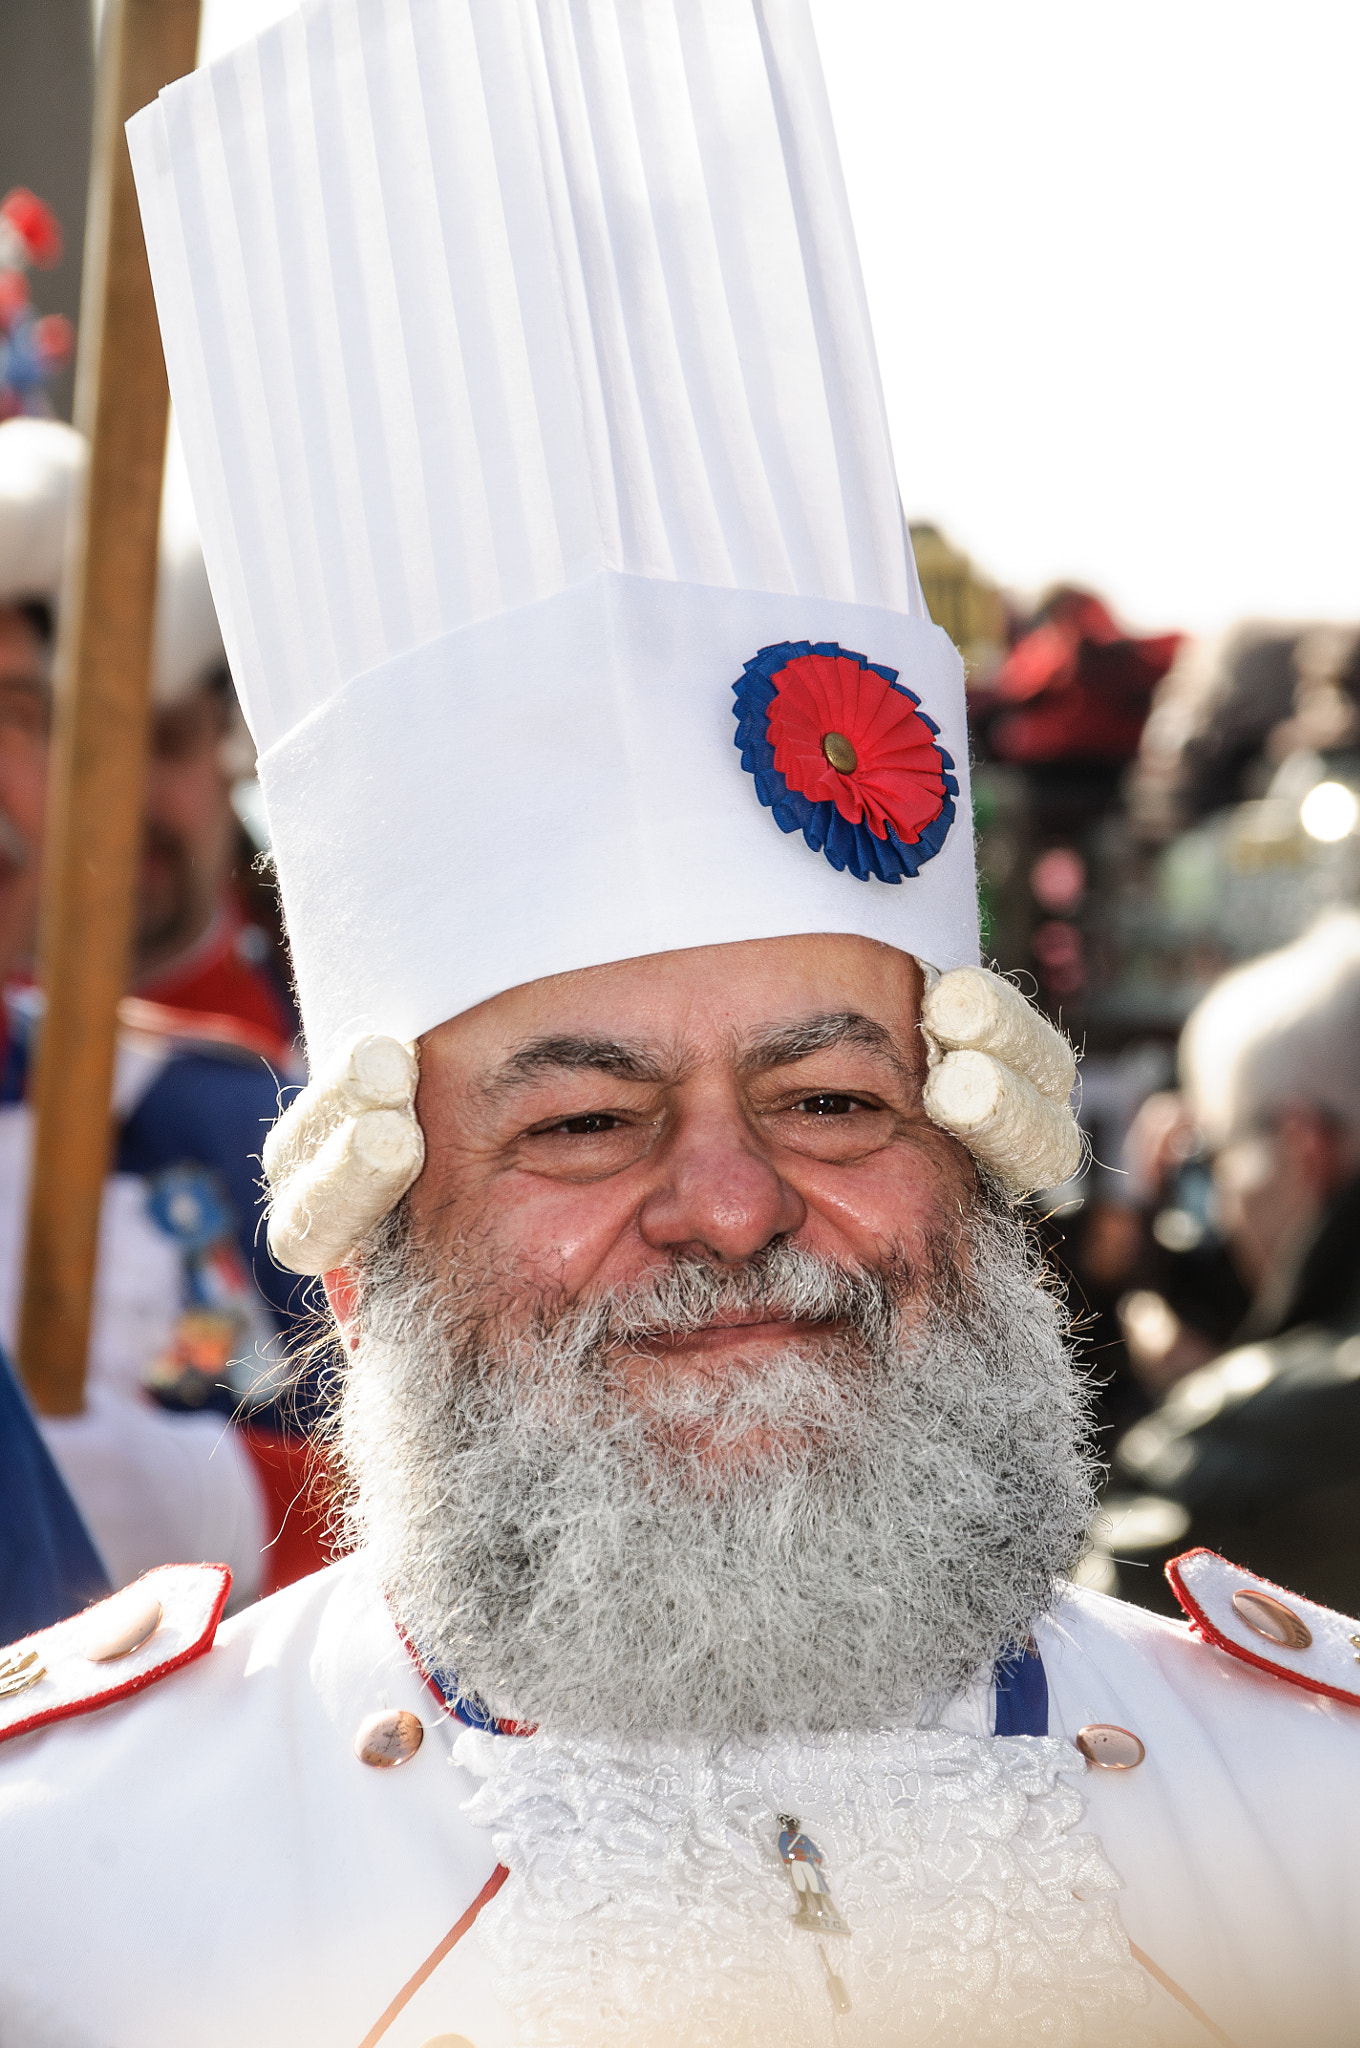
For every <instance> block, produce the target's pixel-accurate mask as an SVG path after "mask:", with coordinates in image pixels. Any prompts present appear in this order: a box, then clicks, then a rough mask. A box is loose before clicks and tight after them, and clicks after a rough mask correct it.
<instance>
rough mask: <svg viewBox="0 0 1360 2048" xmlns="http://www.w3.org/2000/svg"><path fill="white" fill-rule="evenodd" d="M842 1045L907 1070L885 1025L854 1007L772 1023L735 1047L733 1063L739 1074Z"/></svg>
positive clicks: (902, 1072)
mask: <svg viewBox="0 0 1360 2048" xmlns="http://www.w3.org/2000/svg"><path fill="white" fill-rule="evenodd" d="M842 1045H849V1046H855V1047H857V1048H858V1049H859V1050H860V1051H862V1052H872V1053H877V1054H878V1055H879V1056H880V1057H881V1058H885V1059H887V1060H889V1061H890V1062H891V1064H892V1065H893V1066H894V1067H895V1068H896V1069H897V1071H898V1072H899V1073H900V1074H905V1073H906V1072H907V1063H906V1061H905V1060H904V1059H903V1057H902V1053H901V1051H900V1049H899V1047H898V1045H897V1042H896V1040H895V1039H894V1037H893V1035H892V1033H891V1031H889V1029H888V1027H887V1026H886V1024H879V1023H877V1022H876V1021H875V1019H874V1018H872V1017H866V1016H864V1015H863V1014H862V1013H861V1012H860V1011H858V1010H827V1011H824V1012H822V1013H821V1014H820V1015H817V1014H814V1015H812V1016H810V1017H794V1018H790V1019H789V1021H788V1022H787V1023H784V1024H773V1025H771V1026H770V1027H769V1028H768V1029H767V1030H764V1031H762V1032H760V1033H758V1034H757V1036H755V1037H754V1038H751V1039H748V1040H747V1041H746V1043H745V1045H743V1046H741V1047H740V1048H739V1049H738V1054H737V1062H738V1066H739V1068H740V1070H741V1072H742V1073H743V1074H757V1073H763V1072H767V1071H768V1070H769V1069H770V1068H771V1067H787V1066H792V1065H794V1064H795V1063H796V1062H797V1061H798V1060H805V1059H810V1058H811V1056H812V1055H813V1054H814V1053H818V1052H830V1051H832V1050H834V1049H835V1048H836V1047H837V1046H842Z"/></svg>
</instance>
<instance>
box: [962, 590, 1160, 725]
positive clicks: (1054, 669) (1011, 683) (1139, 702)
mask: <svg viewBox="0 0 1360 2048" xmlns="http://www.w3.org/2000/svg"><path fill="white" fill-rule="evenodd" d="M1182 638H1183V635H1181V634H1180V633H1162V634H1158V635H1157V636H1155V637H1154V638H1151V639H1146V640H1135V639H1133V638H1131V637H1130V636H1129V635H1128V634H1126V633H1124V632H1123V631H1121V629H1120V628H1119V627H1118V626H1117V625H1116V624H1115V622H1114V620H1113V618H1112V617H1111V616H1110V613H1109V611H1108V610H1107V609H1106V607H1105V606H1104V605H1103V604H1102V603H1101V601H1100V599H1099V598H1098V597H1092V596H1090V595H1089V594H1088V593H1087V592H1085V591H1065V592H1063V593H1062V595H1061V596H1059V597H1058V598H1056V599H1055V600H1054V601H1053V603H1052V604H1051V605H1050V607H1049V609H1048V612H1047V614H1046V616H1045V617H1044V619H1043V620H1042V621H1041V623H1040V624H1039V625H1037V626H1035V627H1034V629H1033V630H1032V631H1031V632H1029V633H1026V634H1025V636H1024V638H1023V639H1021V640H1019V641H1017V642H1016V644H1015V646H1014V647H1013V648H1012V649H1011V651H1010V653H1009V654H1008V655H1007V657H1006V659H1005V661H1003V662H1002V664H1001V667H1000V668H999V669H998V670H997V672H996V674H995V676H993V678H992V680H991V683H990V685H989V686H988V688H987V689H986V690H985V691H982V692H980V693H978V699H977V702H976V705H975V709H976V710H977V711H980V712H982V713H984V714H985V715H986V717H987V719H988V733H987V736H988V743H989V748H990V751H991V752H992V753H993V754H994V755H995V756H996V757H997V759H998V760H1002V761H1020V762H1030V763H1034V764H1040V763H1044V762H1050V761H1090V762H1102V763H1116V762H1120V761H1131V760H1132V759H1133V756H1134V755H1135V754H1136V753H1137V751H1138V742H1139V740H1140V739H1141V737H1142V732H1143V727H1144V725H1145V724H1146V723H1147V715H1148V711H1149V709H1150V708H1151V704H1152V693H1153V691H1154V690H1155V689H1156V687H1157V685H1158V683H1159V682H1160V681H1161V679H1162V677H1163V676H1164V675H1165V674H1166V672H1167V670H1168V669H1169V668H1170V666H1171V664H1172V662H1173V661H1174V660H1175V658H1176V650H1177V648H1178V647H1179V646H1180V644H1181V640H1182Z"/></svg>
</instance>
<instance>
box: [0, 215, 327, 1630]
mask: <svg viewBox="0 0 1360 2048" xmlns="http://www.w3.org/2000/svg"><path fill="white" fill-rule="evenodd" d="M59 248H60V231H59V228H58V227H57V224H56V223H55V221H53V220H52V218H51V216H50V214H49V213H48V212H47V210H46V209H45V208H44V207H43V205H42V203H41V201H40V200H37V199H35V198H34V196H33V195H32V194H31V193H17V194H16V193H11V194H10V195H8V196H7V198H6V199H5V200H4V201H3V202H0V326H4V325H5V321H6V320H7V321H8V325H7V327H6V340H5V351H6V352H5V353H0V1343H2V1344H3V1347H4V1351H5V1353H6V1354H7V1355H8V1359H9V1360H13V1359H14V1357H15V1346H16V1338H17V1332H18V1325H19V1319H20V1309H21V1296H22V1286H23V1263H24V1237H25V1224H26V1217H27V1206H28V1191H29V1180H30V1172H31V1157H32V1147H33V1118H32V1112H31V1109H30V1106H29V1100H28V1097H29V1093H30V1090H29V1081H30V1075H31V1070H32V1067H33V1063H34V1060H35V1058H36V1056H37V1055H38V1051H39V1048H40V1042H41V1032H42V1018H43V998H42V994H41V991H40V989H39V987H38V986H37V981H36V973H35V968H36V950H37V942H38V926H39V913H40V902H41V890H42V875H43V857H44V846H45V841H46V837H47V814H48V808H49V798H48V775H49V764H50V754H51V736H52V717H53V667H54V656H55V650H56V642H57V635H58V632H59V629H60V619H59V615H58V614H59V599H60V592H61V585H62V569H63V560H64V557H65V554H66V550H67V546H68V542H69V539H70V533H71V527H72V521H73V517H74V513H75V509H76V505H77V502H78V497H79V492H80V487H81V480H82V476H83V472H84V468H85V464H86V461H87V450H86V447H85V444H84V442H83V440H82V438H81V436H80V435H79V434H78V433H77V432H76V431H75V429H74V428H72V427H69V426H66V425H65V424H64V423H62V422H61V421H59V420H56V419H54V418H52V417H50V416H48V409H47V406H46V404H45V398H44V385H43V379H42V376H41V375H40V374H39V372H40V370H41V367H42V364H41V360H40V357H39V353H38V352H37V351H36V344H34V345H29V344H31V343H32V335H33V332H34V330H35V327H36V328H38V329H40V328H41V322H40V321H39V320H37V317H36V316H35V315H34V313H33V308H32V305H31V302H30V297H29V281H28V272H29V271H30V270H33V269H38V268H41V267H43V265H44V263H46V262H48V261H50V260H51V258H52V256H53V252H54V251H55V250H59ZM25 335H27V336H28V338H29V339H28V343H25V345H24V346H23V347H20V346H19V343H20V342H22V341H23V340H24V336H25ZM47 353H48V356H49V357H50V358H51V360H52V361H53V362H55V361H56V359H57V354H56V351H55V347H49V349H48V351H47ZM263 854H264V838H263V831H262V822H261V812H260V805H259V796H258V785H257V784H256V782H255V781H254V753H253V748H252V745H251V742H250V738H249V735H248V733H247V731H246V728H245V725H244V722H243V720H242V718H241V715H240V711H239V709H238V707H237V703H236V697H235V693H234V690H233V688H232V683H231V678H230V675H229V673H228V669H227V664H226V657H225V654H224V651H223V647H222V641H221V636H220V632H219V629H218V624H217V618H216V614H215V611H214V608H213V603H212V598H211V594H210V592H209V589H208V582H207V576H206V573H205V570H204V566H203V558H202V551H201V547H200V544H199V539H198V533H197V528H196V526H195V523H194V516H193V510H192V505H191V502H190V498H189V493H188V488H187V483H186V481H185V478H184V475H183V463H182V457H181V456H180V454H179V450H178V444H177V442H176V440H175V438H174V436H173V433H172V436H171V446H170V450H169V454H168V458H167V465H166V480H165V488H164V495H163V505H162V518H161V534H160V560H159V568H158V582H157V612H156V624H155V648H154V659H153V674H152V704H151V715H150V727H149V735H148V760H147V770H146V779H145V788H144V796H143V804H142V840H141V857H140V861H139V865H138V873H137V888H136V901H135V906H134V919H133V940H132V957H131V960H130V963H129V975H128V983H127V994H126V997H125V999H124V1001H123V1003H122V1005H121V1008H120V1012H119V1035H118V1046H117V1059H116V1071H115V1085H114V1099H113V1103H112V1116H111V1125H112V1128H111V1132H110V1156H111V1171H110V1174H109V1177H108V1180H107V1183H106V1187H105V1191H104V1199H103V1209H102V1217H101V1235H100V1253H99V1264H98V1272H97V1276H96V1284H95V1294H94V1303H93V1322H92V1331H91V1339H90V1349H89V1358H88V1368H87V1378H86V1386H85V1402H84V1408H83V1411H82V1412H81V1413H79V1414H76V1415H70V1416H42V1417H36V1416H33V1415H32V1414H31V1413H30V1412H29V1410H28V1409H27V1406H26V1404H25V1401H24V1399H23V1397H22V1395H21V1393H20V1390H19V1386H18V1383H17V1381H16V1379H15V1377H14V1374H13V1371H12V1368H11V1366H10V1364H9V1363H8V1362H7V1361H6V1359H4V1358H0V1494H2V1495H3V1499H4V1504H5V1509H6V1512H5V1513H4V1514H3V1515H0V1640H9V1639H11V1638H12V1637H13V1636H15V1635H17V1634H21V1633H24V1632H26V1631H28V1630H30V1629H32V1628H34V1627H38V1626H41V1625H43V1624H44V1623H46V1622H47V1621H49V1620H52V1619H54V1618H55V1617H56V1615H57V1614H60V1613H66V1612H69V1611H71V1609H72V1608H73V1607H75V1606H78V1605H79V1604H80V1603H81V1601H82V1600H83V1599H85V1598H87V1597H89V1595H90V1594H91V1593H92V1592H97V1591H99V1590H101V1589H103V1588H106V1587H107V1586H109V1585H113V1586H117V1585H122V1584H125V1583H126V1582H128V1581H129V1580H131V1579H133V1578H135V1577H137V1576H138V1575H139V1574H140V1573H141V1572H143V1571H145V1570H147V1569H148V1568H149V1567H151V1566H153V1565H156V1564H160V1563H163V1562H166V1561H169V1560H173V1559H196V1558H213V1559H221V1560H223V1561H224V1562H226V1563H228V1564H229V1565H230V1566H231V1568H232V1572H233V1577H234V1587H233V1602H234V1604H236V1605H242V1604H244V1603H246V1602H247V1601H249V1600H252V1599H254V1598H255V1597H257V1596H258V1595H259V1594H261V1593H264V1592H268V1591H271V1590H273V1589H274V1588H275V1587H276V1586H278V1585H281V1584H283V1583H286V1582H287V1580H288V1579H290V1578H292V1577H294V1576H296V1575H297V1574H299V1573H300V1572H302V1571H305V1570H309V1569H312V1568H313V1567H314V1566H315V1565H316V1564H317V1563H318V1562H320V1561H322V1559H323V1557H324V1556H325V1554H326V1550H325V1540H324V1535H323V1529H322V1523H323V1512H322V1509H321V1507H320V1505H319V1503H314V1501H313V1495H312V1486H311V1478H312V1465H311V1453H310V1450H309V1445H308V1433H309V1424H310V1423H311V1421H312V1420H313V1417H314V1410H315V1401H316V1395H315V1389H314V1388H313V1387H312V1386H311V1385H310V1384H309V1382H308V1380H307V1377H306V1374H305V1372H302V1371H301V1369H300V1359H301V1357H302V1354H303V1351H304V1348H305V1344H306V1340H307V1336H308V1333H309V1330H310V1327H311V1323H312V1320H313V1318H314V1316H315V1308H314V1305H313V1304H312V1303H311V1301H310V1299H309V1298H308V1297H307V1295H306V1292H305V1288H304V1284H303V1283H300V1282H298V1281H297V1280H296V1278H295V1277H294V1276H292V1275H290V1274H286V1273H284V1272H283V1271H282V1270H281V1269H280V1268H279V1267H277V1266H276V1265H275V1264H274V1263H273V1262H272V1261H271V1260H270V1258H269V1256H268V1253H267V1251H266V1250H265V1248H264V1245H263V1241H262V1235H261V1231H260V1222H261V1214H262V1194H261V1187H260V1163H259V1162H260V1147H261V1143H262V1140H263V1137H264V1133H265V1131H266V1130H267V1129H268V1127H269V1125H270V1124H271V1123H272V1122H273V1121H274V1119H275V1117H276V1116H277V1114H278V1109H279V1105H280V1101H281V1100H282V1099H283V1097H284V1096H285V1095H286V1092H287V1090H288V1089H289V1088H290V1087H292V1086H295V1085H296V1083H297V1082H298V1080H299V1079H300V1077H301V1062H300V1055H299V1049H298V1044H297V1038H298V1025H297V1019H296V1016H295V1014H294V1010H293V1004H292V997H291V993H290V985H289V972H288V966H287V961H286V958H285V952H284V943H283V937H282V931H281V927H280V923H279V918H278V911H277V905H276V902H275V899H274V893H273V889H272V885H271V884H270V881H269V878H268V874H267V872H266V871H265V865H266V864H265V863H263V861H262V856H263Z"/></svg>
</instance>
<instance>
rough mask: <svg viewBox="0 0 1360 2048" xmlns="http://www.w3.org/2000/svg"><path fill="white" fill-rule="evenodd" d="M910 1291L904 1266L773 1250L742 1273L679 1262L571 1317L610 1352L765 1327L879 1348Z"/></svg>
mask: <svg viewBox="0 0 1360 2048" xmlns="http://www.w3.org/2000/svg"><path fill="white" fill-rule="evenodd" d="M910 1290H911V1277H910V1274H909V1271H908V1269H907V1267H906V1263H905V1261H903V1260H901V1259H895V1260H893V1261H892V1262H891V1263H890V1264H888V1265H886V1266H884V1267H881V1268H872V1267H851V1266H842V1265H839V1264H837V1263H836V1262H835V1261H833V1260H831V1259H827V1258H824V1257H822V1256H820V1255H819V1254H817V1253H814V1252H810V1251H807V1250H806V1249H804V1248H803V1247H801V1246H797V1245H791V1244H774V1245H769V1246H767V1247H766V1248H765V1249H764V1250H763V1251H762V1252H760V1253H758V1254H757V1255H756V1256H755V1257H754V1258H752V1259H749V1260H748V1261H747V1262H746V1263H745V1264H744V1265H742V1266H737V1267H728V1266H718V1265H715V1264H713V1262H712V1261H710V1260H705V1259H675V1260H673V1261H672V1262H671V1264H670V1265H669V1266H666V1267H664V1268H662V1269H661V1270H660V1271H659V1272H656V1273H652V1274H647V1275H645V1276H644V1277H643V1278H642V1279H641V1280H638V1281H634V1282H632V1283H631V1284H630V1285H628V1286H626V1287H616V1288H612V1289H611V1290H610V1291H609V1292H608V1293H607V1294H605V1295H602V1296H600V1297H598V1298H597V1299H595V1300H594V1301H592V1302H590V1303H587V1304H583V1305H581V1306H580V1307H579V1308H577V1309H575V1310H569V1311H567V1314H569V1315H572V1316H574V1317H575V1318H576V1319H577V1327H578V1329H580V1330H582V1331H583V1330H584V1328H585V1327H587V1326H588V1325H589V1324H591V1323H593V1324H594V1326H595V1330H596V1332H597V1341H598V1343H599V1345H600V1346H601V1347H602V1348H607V1349H621V1350H628V1349H635V1348H640V1349H645V1348H647V1347H648V1346H649V1345H652V1344H656V1343H663V1342H667V1341H673V1340H675V1339H677V1338H683V1337H687V1336H693V1335H695V1334H696V1333H697V1332H699V1331H701V1330H707V1329H710V1328H712V1327H713V1326H714V1325H715V1324H723V1323H729V1322H737V1323H740V1322H765V1321H768V1322H774V1323H783V1322H789V1323H839V1324H843V1325H845V1326H846V1327H847V1328H848V1329H849V1330H850V1331H851V1332H853V1333H854V1334H855V1335H857V1336H860V1337H862V1338H864V1339H865V1340H866V1341H867V1342H870V1343H874V1344H880V1343H886V1342H887V1341H889V1339H890V1337H891V1335H892V1333H893V1332H894V1330H895V1329H896V1326H897V1321H898V1316H899V1313H900V1309H901V1305H902V1301H903V1297H904V1296H905V1295H906V1294H907V1293H908V1292H910ZM554 1320H555V1321H560V1318H556V1319H554ZM544 1334H546V1332H545V1333H544Z"/></svg>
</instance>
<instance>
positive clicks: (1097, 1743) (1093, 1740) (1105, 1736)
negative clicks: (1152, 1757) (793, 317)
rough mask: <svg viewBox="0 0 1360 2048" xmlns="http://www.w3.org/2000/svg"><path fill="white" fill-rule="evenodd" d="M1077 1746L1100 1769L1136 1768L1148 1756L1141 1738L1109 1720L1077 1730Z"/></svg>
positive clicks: (1122, 1769)
mask: <svg viewBox="0 0 1360 2048" xmlns="http://www.w3.org/2000/svg"><path fill="white" fill-rule="evenodd" d="M1076 1741H1077V1748H1078V1749H1079V1750H1080V1751H1081V1753H1082V1755H1083V1756H1084V1757H1085V1759H1086V1761H1087V1763H1088V1764H1094V1765H1095V1767H1096V1769H1097V1770H1098V1771H1136V1770H1137V1768H1138V1766H1139V1764H1140V1763H1141V1762H1142V1761H1143V1758H1144V1757H1145V1756H1146V1755H1147V1751H1146V1750H1145V1749H1144V1747H1143V1745H1142V1743H1141V1742H1140V1741H1139V1740H1138V1737H1137V1736H1136V1735H1134V1734H1133V1733H1132V1732H1131V1731H1130V1730H1129V1729H1127V1728H1115V1727H1113V1726H1111V1725H1110V1723H1109V1722H1106V1721H1093V1722H1092V1723H1091V1725H1090V1727H1089V1728H1079V1729H1078V1730H1077V1737H1076Z"/></svg>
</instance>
